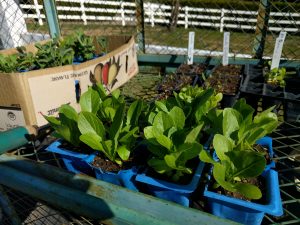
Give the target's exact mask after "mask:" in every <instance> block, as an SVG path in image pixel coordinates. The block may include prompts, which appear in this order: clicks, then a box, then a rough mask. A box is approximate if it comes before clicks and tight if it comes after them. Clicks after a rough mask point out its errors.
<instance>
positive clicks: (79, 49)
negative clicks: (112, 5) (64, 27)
mask: <svg viewBox="0 0 300 225" xmlns="http://www.w3.org/2000/svg"><path fill="white" fill-rule="evenodd" d="M61 45H62V46H63V47H65V48H71V49H73V51H74V52H75V54H74V63H75V64H79V63H82V62H85V61H87V60H90V59H93V58H95V57H96V49H95V45H94V43H93V38H92V37H90V36H87V35H85V34H84V32H83V31H82V30H80V31H77V32H75V33H74V34H73V35H69V36H66V37H65V38H64V39H63V40H62V41H61Z"/></svg>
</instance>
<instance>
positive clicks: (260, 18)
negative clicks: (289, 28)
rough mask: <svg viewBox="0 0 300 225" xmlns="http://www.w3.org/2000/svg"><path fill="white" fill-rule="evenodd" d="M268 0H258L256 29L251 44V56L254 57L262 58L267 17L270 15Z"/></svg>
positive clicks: (267, 26) (267, 22) (267, 25)
mask: <svg viewBox="0 0 300 225" xmlns="http://www.w3.org/2000/svg"><path fill="white" fill-rule="evenodd" d="M270 9H271V7H270V0H260V3H259V8H258V15H257V22H256V30H255V39H254V44H253V50H252V53H253V55H254V56H253V57H254V58H255V59H262V57H263V53H264V48H265V42H266V36H267V31H268V28H269V17H270Z"/></svg>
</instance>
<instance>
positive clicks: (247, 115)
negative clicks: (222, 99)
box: [233, 98, 255, 124]
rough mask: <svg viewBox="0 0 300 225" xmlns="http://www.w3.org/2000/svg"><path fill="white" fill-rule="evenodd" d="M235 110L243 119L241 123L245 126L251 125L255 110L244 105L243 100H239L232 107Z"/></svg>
mask: <svg viewBox="0 0 300 225" xmlns="http://www.w3.org/2000/svg"><path fill="white" fill-rule="evenodd" d="M233 108H234V109H235V110H237V111H238V112H239V113H240V114H241V115H242V117H243V122H244V123H245V124H251V123H252V117H253V113H254V112H255V110H254V109H253V108H252V107H251V106H250V105H248V104H247V103H246V100H245V99H243V98H242V99H239V100H238V101H237V102H236V103H235V104H234V106H233Z"/></svg>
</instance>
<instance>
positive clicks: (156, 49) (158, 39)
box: [144, 0, 300, 59]
mask: <svg viewBox="0 0 300 225" xmlns="http://www.w3.org/2000/svg"><path fill="white" fill-rule="evenodd" d="M161 2H164V3H161ZM260 4H261V5H263V6H265V4H267V5H266V6H267V8H266V9H264V10H266V11H267V10H269V14H266V15H265V14H263V13H265V12H261V11H260V9H261V8H260ZM144 5H145V9H146V10H145V15H146V16H145V18H146V19H145V22H146V43H147V44H149V45H151V47H152V48H151V51H152V52H153V53H175V54H176V53H183V52H184V51H186V50H185V49H186V47H187V45H188V32H189V31H194V32H195V34H196V38H195V48H196V49H199V50H200V51H196V54H199V55H219V56H221V55H222V45H223V32H225V31H227V32H230V33H231V34H230V35H231V41H230V52H231V53H233V56H236V57H243V58H245V57H246V58H248V57H252V56H253V55H254V53H255V52H254V50H253V49H254V45H255V41H254V40H255V39H256V35H260V33H258V34H257V32H256V27H257V23H258V22H259V21H261V20H267V21H268V23H267V24H266V26H264V27H262V29H266V30H267V34H266V46H265V48H266V49H265V54H264V56H266V57H270V56H272V53H273V49H274V44H275V39H276V38H277V36H278V34H279V32H280V31H282V30H285V31H286V32H287V37H286V41H285V44H284V50H283V57H284V58H288V59H299V58H300V53H299V46H296V45H295V43H297V42H299V28H300V27H299V25H300V20H299V19H300V17H299V16H300V14H299V12H300V7H299V1H280V2H279V1H254V0H252V1H193V0H173V1H171V0H169V1H168V0H165V1H151V3H150V2H148V1H145V3H144ZM261 17H263V18H261ZM158 33H159V35H157V34H158ZM170 46H174V47H177V48H170Z"/></svg>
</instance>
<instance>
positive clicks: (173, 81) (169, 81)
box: [157, 74, 195, 99]
mask: <svg viewBox="0 0 300 225" xmlns="http://www.w3.org/2000/svg"><path fill="white" fill-rule="evenodd" d="M194 78H195V76H189V75H184V74H182V75H179V74H168V75H166V77H165V79H163V81H162V82H161V84H159V85H158V87H157V89H158V91H159V92H160V94H159V95H158V97H157V98H158V99H166V98H168V97H170V96H172V95H173V91H179V90H180V89H181V88H183V87H185V86H187V85H192V84H193V80H194Z"/></svg>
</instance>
